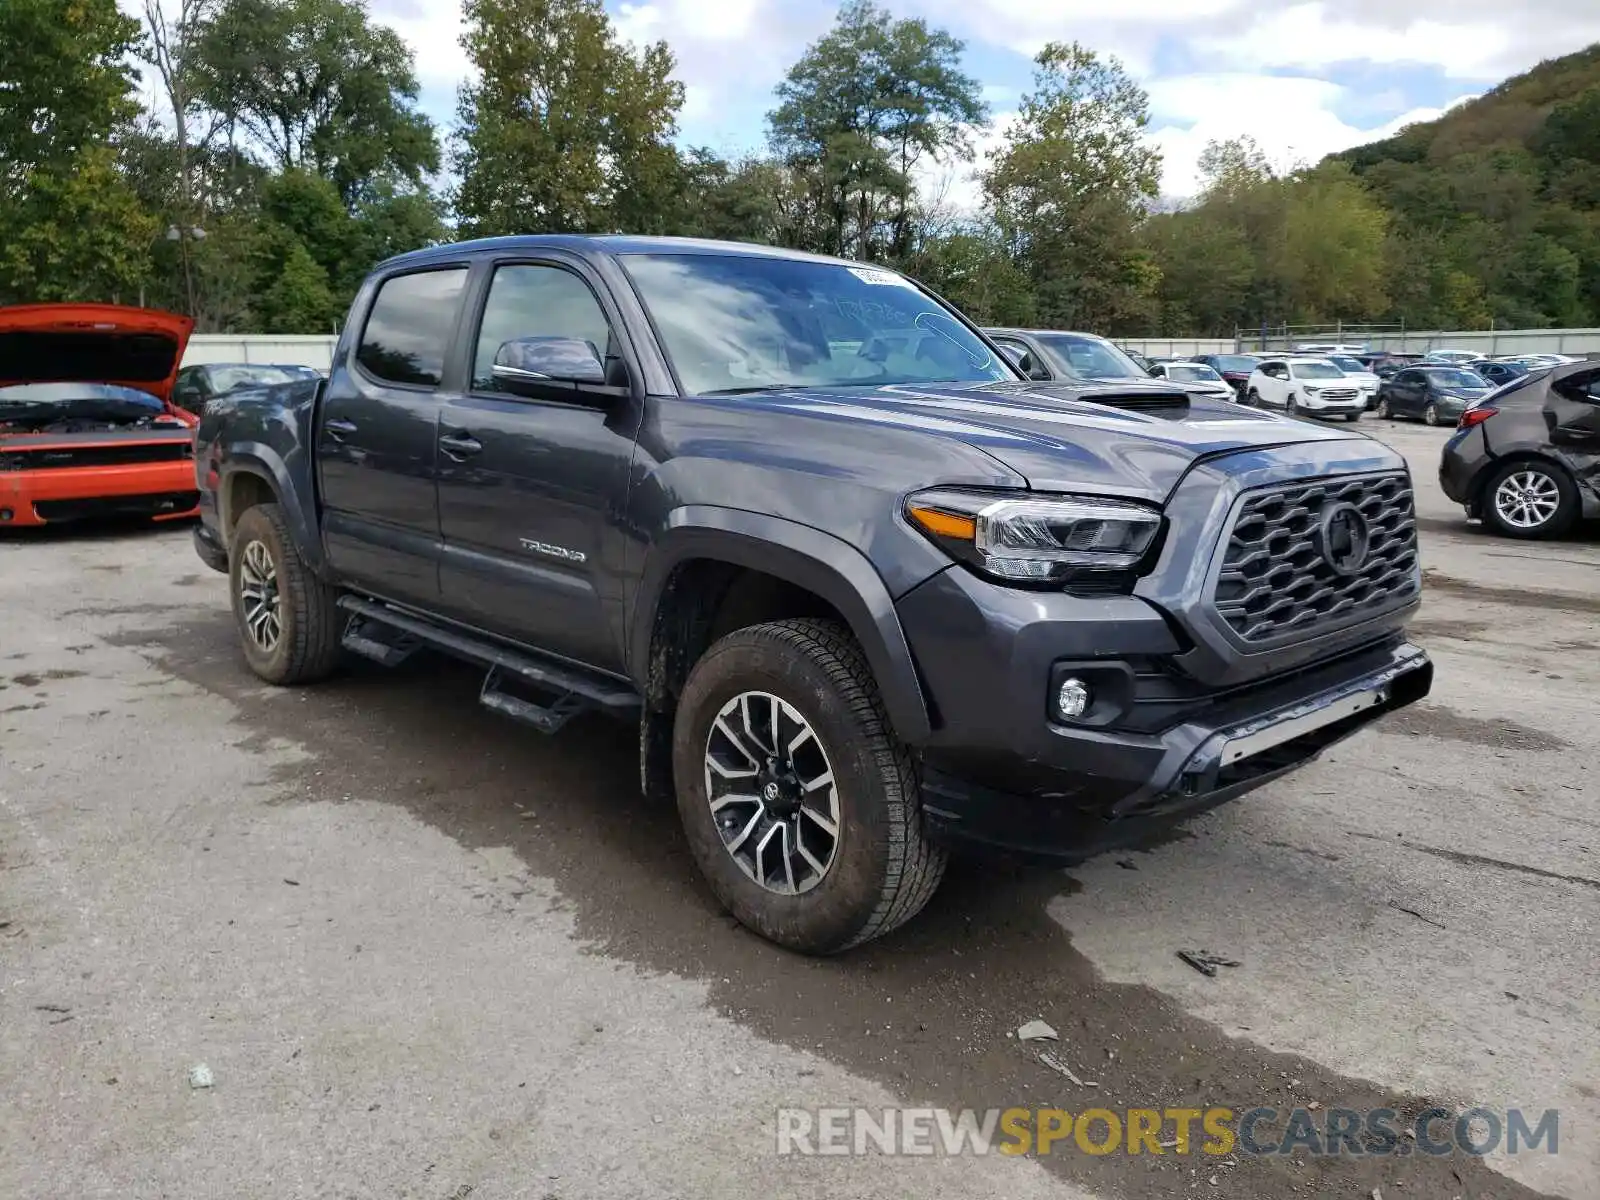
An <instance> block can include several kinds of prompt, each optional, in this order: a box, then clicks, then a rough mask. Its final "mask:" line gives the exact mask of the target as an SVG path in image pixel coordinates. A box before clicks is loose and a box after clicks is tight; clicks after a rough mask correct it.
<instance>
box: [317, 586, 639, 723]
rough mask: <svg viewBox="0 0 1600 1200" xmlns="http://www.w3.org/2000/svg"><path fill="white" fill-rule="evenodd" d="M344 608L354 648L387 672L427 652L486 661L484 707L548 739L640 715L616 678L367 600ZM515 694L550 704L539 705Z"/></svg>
mask: <svg viewBox="0 0 1600 1200" xmlns="http://www.w3.org/2000/svg"><path fill="white" fill-rule="evenodd" d="M339 607H340V608H342V609H344V610H345V611H346V612H348V613H350V614H351V616H350V623H349V624H348V625H347V626H346V627H345V632H344V637H343V639H342V640H343V644H344V646H345V648H346V649H348V650H350V651H352V652H354V653H356V654H360V655H362V656H363V657H365V658H370V659H372V660H373V661H375V662H379V663H382V664H383V665H385V666H394V665H395V664H396V663H400V662H403V661H405V660H406V659H407V658H409V657H410V656H411V655H412V654H413V653H414V652H415V651H416V650H417V649H419V648H420V647H422V646H431V647H432V648H433V649H435V650H441V651H443V652H444V653H446V654H449V655H452V656H453V657H455V658H461V659H465V660H466V661H468V662H475V663H479V664H481V665H482V666H484V667H485V668H487V672H486V674H485V675H484V679H483V689H482V691H481V692H480V693H479V696H478V700H479V703H481V704H482V705H483V706H484V707H485V708H489V709H492V710H494V711H495V712H498V713H504V714H505V715H506V716H508V717H512V718H515V719H516V720H519V721H524V722H526V723H527V724H529V725H532V726H533V727H534V728H535V729H537V730H539V731H540V732H542V733H554V732H555V731H556V730H558V729H560V728H561V727H562V726H563V725H565V724H566V723H567V722H568V721H570V720H571V719H572V718H573V717H575V716H577V715H578V714H579V713H580V712H584V711H587V710H589V709H598V710H600V711H603V712H607V713H609V714H611V715H613V716H631V715H633V714H634V713H635V712H637V711H638V709H639V705H640V700H639V695H638V693H637V692H635V691H634V690H633V689H632V688H631V687H629V686H628V685H627V684H625V683H622V682H620V681H619V680H615V679H612V678H610V677H608V676H604V675H598V674H593V673H590V672H587V671H584V670H583V669H582V668H581V667H575V666H572V665H571V664H568V663H564V662H558V661H556V660H554V659H545V658H542V657H535V656H534V655H531V654H527V653H524V652H521V651H518V650H512V649H509V648H507V647H505V646H501V645H499V644H497V643H495V642H490V641H487V640H485V639H483V638H478V637H474V636H472V635H471V634H468V633H463V632H460V631H458V630H455V629H449V628H446V627H444V626H442V625H436V624H434V623H433V622H431V621H429V620H427V619H426V618H424V617H418V616H414V615H412V614H411V613H407V612H401V611H400V610H398V609H394V608H390V607H389V606H388V605H386V604H380V603H378V602H377V601H374V600H364V599H362V598H361V597H359V596H341V597H340V598H339ZM512 689H518V690H531V691H534V692H537V693H544V694H545V696H546V697H547V698H546V699H538V700H536V699H533V698H530V697H525V696H522V695H518V694H516V692H515V691H513V690H512Z"/></svg>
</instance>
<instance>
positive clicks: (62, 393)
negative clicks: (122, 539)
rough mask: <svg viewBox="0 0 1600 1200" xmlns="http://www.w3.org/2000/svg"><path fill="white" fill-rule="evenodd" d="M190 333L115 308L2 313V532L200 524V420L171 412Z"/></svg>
mask: <svg viewBox="0 0 1600 1200" xmlns="http://www.w3.org/2000/svg"><path fill="white" fill-rule="evenodd" d="M193 329H194V322H193V321H192V320H190V319H189V318H188V317H180V316H177V315H175V314H173V313H164V312H153V311H150V310H148V309H141V308H124V307H120V306H118V305H111V304H30V305H20V306H16V307H12V308H0V529H7V528H12V527H16V526H24V525H45V524H54V523H55V522H58V521H71V520H77V519H81V518H86V517H99V516H118V515H132V516H146V517H150V518H153V519H155V520H167V519H173V518H178V517H187V516H192V515H194V513H195V511H196V504H197V503H198V501H199V493H198V491H197V490H196V486H195V477H194V428H195V426H196V425H198V424H199V421H198V419H197V418H195V417H194V416H193V415H191V414H189V413H186V412H184V411H183V410H182V409H179V408H177V407H175V406H174V405H173V403H172V384H173V380H174V379H175V378H176V376H177V374H178V364H179V363H180V362H181V361H182V360H183V350H184V346H185V345H187V344H188V341H189V334H190V333H191V332H192V331H193Z"/></svg>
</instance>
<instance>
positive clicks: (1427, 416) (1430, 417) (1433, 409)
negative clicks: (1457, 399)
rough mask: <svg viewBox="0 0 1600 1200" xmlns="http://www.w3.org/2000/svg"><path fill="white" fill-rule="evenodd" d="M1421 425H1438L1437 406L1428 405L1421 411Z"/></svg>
mask: <svg viewBox="0 0 1600 1200" xmlns="http://www.w3.org/2000/svg"><path fill="white" fill-rule="evenodd" d="M1422 423H1423V424H1424V425H1438V424H1439V406H1438V405H1436V404H1430V405H1428V407H1427V408H1425V409H1423V410H1422Z"/></svg>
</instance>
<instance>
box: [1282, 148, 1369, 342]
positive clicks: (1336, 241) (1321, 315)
mask: <svg viewBox="0 0 1600 1200" xmlns="http://www.w3.org/2000/svg"><path fill="white" fill-rule="evenodd" d="M1388 233H1389V214H1388V212H1387V211H1386V210H1385V209H1384V208H1383V206H1382V205H1381V204H1379V203H1378V202H1377V201H1376V200H1375V199H1373V198H1372V197H1371V196H1370V195H1369V194H1368V193H1367V191H1366V189H1365V188H1363V187H1362V186H1361V185H1360V184H1359V183H1357V182H1356V181H1355V179H1354V178H1353V176H1352V175H1351V173H1350V169H1349V168H1348V167H1347V166H1345V165H1344V164H1343V163H1329V164H1326V165H1325V166H1323V167H1320V168H1318V169H1317V170H1315V171H1312V172H1309V173H1307V174H1305V175H1304V176H1303V177H1301V178H1300V179H1297V180H1296V181H1295V183H1294V185H1293V186H1292V187H1291V188H1289V190H1288V206H1287V209H1286V211H1285V213H1284V240H1283V244H1282V246H1281V248H1280V254H1279V256H1278V258H1277V262H1276V271H1277V274H1278V276H1279V278H1280V279H1281V280H1282V281H1283V283H1284V285H1285V290H1286V292H1287V293H1288V295H1289V297H1290V304H1291V309H1292V315H1293V316H1294V318H1295V319H1296V320H1297V321H1299V322H1306V323H1317V322H1325V321H1332V320H1335V319H1342V320H1345V321H1359V320H1363V319H1366V318H1368V317H1369V316H1370V315H1371V314H1373V313H1375V312H1382V311H1383V310H1384V309H1385V308H1387V307H1388V297H1387V295H1386V294H1385V290H1384V289H1385V284H1386V277H1387V269H1386V263H1385V262H1384V249H1385V245H1386V242H1387V239H1388Z"/></svg>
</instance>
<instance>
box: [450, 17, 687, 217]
mask: <svg viewBox="0 0 1600 1200" xmlns="http://www.w3.org/2000/svg"><path fill="white" fill-rule="evenodd" d="M463 16H464V18H465V20H466V31H465V32H464V33H463V34H462V37H461V44H462V46H463V47H464V48H465V50H466V52H467V56H468V58H469V59H470V60H471V62H472V66H473V72H474V77H473V79H472V81H471V82H469V83H466V84H464V85H462V88H461V91H460V96H459V102H458V113H459V120H458V126H457V129H456V132H455V137H454V145H453V153H452V159H453V163H454V166H455V170H456V173H457V175H458V176H459V178H460V181H461V182H460V185H459V186H458V188H457V189H456V194H455V210H456V215H457V218H458V220H459V222H460V225H461V229H462V231H463V232H464V233H468V234H472V235H484V234H504V233H532V232H565V231H575V232H584V231H605V230H613V229H626V230H628V231H630V232H640V233H648V232H656V231H663V230H662V227H663V226H664V225H667V224H669V223H670V222H671V221H672V220H673V219H674V215H675V214H679V213H681V211H682V197H681V185H682V181H683V175H682V170H681V165H680V163H679V160H678V155H677V152H676V151H675V149H674V148H673V146H672V137H673V135H674V134H675V133H676V131H677V115H678V110H679V109H680V108H681V107H682V106H683V85H682V84H680V83H678V82H677V81H676V80H674V79H672V77H671V76H672V70H673V65H674V63H673V58H672V52H671V51H670V50H668V49H667V47H666V44H665V43H664V42H657V43H655V44H653V45H650V46H646V47H645V48H644V49H643V50H641V51H639V52H637V53H636V52H634V51H633V50H631V49H630V48H629V47H627V46H624V45H623V44H622V43H621V42H620V41H619V40H618V39H617V35H616V31H615V30H614V29H613V28H612V25H611V19H610V18H609V17H608V16H607V15H606V12H605V10H604V8H602V7H601V5H600V3H599V0H466V3H465V5H464V7H463Z"/></svg>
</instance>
